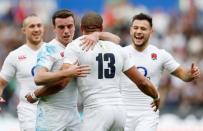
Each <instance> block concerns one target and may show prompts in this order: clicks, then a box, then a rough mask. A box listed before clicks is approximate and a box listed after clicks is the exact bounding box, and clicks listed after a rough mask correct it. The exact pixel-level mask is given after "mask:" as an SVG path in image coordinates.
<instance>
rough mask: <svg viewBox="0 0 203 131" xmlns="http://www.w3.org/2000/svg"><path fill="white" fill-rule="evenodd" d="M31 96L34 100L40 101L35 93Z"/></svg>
mask: <svg viewBox="0 0 203 131" xmlns="http://www.w3.org/2000/svg"><path fill="white" fill-rule="evenodd" d="M30 96H31V97H32V99H33V100H38V99H39V98H37V97H36V95H35V92H34V91H33V92H32V93H31V94H30Z"/></svg>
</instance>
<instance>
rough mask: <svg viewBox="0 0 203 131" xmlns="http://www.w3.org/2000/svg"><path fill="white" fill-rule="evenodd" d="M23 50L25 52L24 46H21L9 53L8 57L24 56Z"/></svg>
mask: <svg viewBox="0 0 203 131" xmlns="http://www.w3.org/2000/svg"><path fill="white" fill-rule="evenodd" d="M25 50H26V45H22V46H20V47H18V48H17V49H15V50H13V51H11V52H9V54H8V56H12V57H17V56H18V55H21V54H24V52H25Z"/></svg>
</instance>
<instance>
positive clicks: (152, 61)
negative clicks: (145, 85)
mask: <svg viewBox="0 0 203 131" xmlns="http://www.w3.org/2000/svg"><path fill="white" fill-rule="evenodd" d="M161 59H162V58H161V56H159V55H158V53H147V54H133V55H131V60H132V61H133V63H134V65H135V66H136V67H137V69H138V70H139V71H140V72H141V73H142V74H143V75H153V74H156V73H157V72H159V71H161V70H162V60H161Z"/></svg>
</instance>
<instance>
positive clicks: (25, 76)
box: [0, 44, 45, 104]
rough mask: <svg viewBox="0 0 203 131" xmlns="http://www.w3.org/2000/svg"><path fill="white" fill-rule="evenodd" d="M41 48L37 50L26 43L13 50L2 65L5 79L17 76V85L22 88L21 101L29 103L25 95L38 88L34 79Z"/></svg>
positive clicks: (2, 73)
mask: <svg viewBox="0 0 203 131" xmlns="http://www.w3.org/2000/svg"><path fill="white" fill-rule="evenodd" d="M44 45H45V44H44ZM41 48H42V46H41ZM41 48H40V49H41ZM40 49H38V50H36V51H35V50H32V49H31V48H30V47H28V46H27V45H26V44H24V45H22V46H20V47H19V48H17V49H16V50H14V51H11V52H10V53H9V55H8V56H7V57H6V59H5V61H4V64H3V66H2V70H1V72H0V76H1V77H2V78H3V79H5V80H6V81H10V80H11V79H13V78H16V82H17V84H16V85H17V86H19V88H20V94H19V99H20V103H21V102H22V103H24V102H25V103H28V102H27V100H26V99H25V95H26V94H27V93H29V92H32V91H34V90H35V89H36V88H37V86H36V85H35V83H34V79H33V78H34V77H33V75H34V72H33V71H34V68H35V66H36V62H37V54H38V52H39V50H40ZM35 104H36V103H35Z"/></svg>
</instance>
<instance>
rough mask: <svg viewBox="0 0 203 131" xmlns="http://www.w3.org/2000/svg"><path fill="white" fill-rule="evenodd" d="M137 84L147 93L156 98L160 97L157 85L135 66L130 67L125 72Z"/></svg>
mask: <svg viewBox="0 0 203 131" xmlns="http://www.w3.org/2000/svg"><path fill="white" fill-rule="evenodd" d="M124 73H125V74H126V75H127V76H128V77H129V78H130V79H131V80H132V81H133V82H134V83H135V84H136V85H137V87H138V88H139V89H140V90H141V91H142V92H143V93H144V94H146V95H148V96H150V97H152V98H153V99H156V98H158V97H159V93H158V91H157V89H156V88H155V86H154V85H153V84H152V83H151V82H150V81H149V80H148V79H147V78H145V77H144V76H143V75H142V74H141V73H140V72H139V71H138V70H137V68H135V67H132V68H130V69H129V70H127V71H125V72H124Z"/></svg>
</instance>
